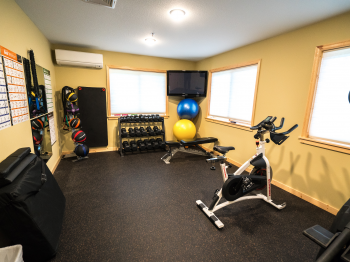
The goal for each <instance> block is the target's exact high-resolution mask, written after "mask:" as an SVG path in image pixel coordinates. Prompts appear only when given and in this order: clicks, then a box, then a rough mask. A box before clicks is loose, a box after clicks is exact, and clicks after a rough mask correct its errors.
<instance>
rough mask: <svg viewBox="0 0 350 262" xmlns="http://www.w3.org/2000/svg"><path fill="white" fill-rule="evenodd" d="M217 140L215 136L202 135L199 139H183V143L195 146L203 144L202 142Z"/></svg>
mask: <svg viewBox="0 0 350 262" xmlns="http://www.w3.org/2000/svg"><path fill="white" fill-rule="evenodd" d="M217 141H218V139H217V138H215V137H200V138H197V139H188V140H187V139H186V140H181V144H182V145H184V146H194V145H201V144H207V143H214V142H217Z"/></svg>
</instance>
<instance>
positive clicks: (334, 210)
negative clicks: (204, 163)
mask: <svg viewBox="0 0 350 262" xmlns="http://www.w3.org/2000/svg"><path fill="white" fill-rule="evenodd" d="M201 147H202V148H203V149H204V150H206V151H209V152H210V151H212V150H211V149H210V148H208V147H205V146H201ZM214 154H215V155H220V154H219V153H218V152H215V151H214ZM227 162H229V163H231V164H233V165H235V166H237V167H240V166H242V164H241V163H239V162H237V161H235V160H233V159H231V158H227ZM246 171H247V172H250V171H252V168H250V167H248V168H247V169H246ZM271 183H272V184H273V185H275V186H277V187H279V188H281V189H283V190H284V191H287V192H288V193H291V194H293V195H295V196H297V197H299V198H301V199H303V200H305V201H307V202H309V203H311V204H313V205H315V206H317V207H319V208H321V209H323V210H326V211H327V212H329V213H331V214H333V215H336V214H337V213H338V211H339V209H337V208H335V207H332V206H330V205H328V204H326V203H323V202H321V201H320V200H317V199H315V198H313V197H311V196H309V195H307V194H305V193H303V192H300V191H298V190H296V189H294V188H292V187H290V186H287V185H285V184H283V183H281V182H279V181H276V180H272V182H271Z"/></svg>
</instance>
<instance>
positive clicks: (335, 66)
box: [309, 48, 350, 143]
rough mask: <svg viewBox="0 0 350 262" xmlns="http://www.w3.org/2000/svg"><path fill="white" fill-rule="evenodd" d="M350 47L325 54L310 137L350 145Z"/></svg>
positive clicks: (312, 116)
mask: <svg viewBox="0 0 350 262" xmlns="http://www.w3.org/2000/svg"><path fill="white" fill-rule="evenodd" d="M349 91H350V48H347V49H340V50H335V51H328V52H324V53H323V57H322V61H321V67H320V72H319V79H318V84H317V89H316V93H315V100H314V107H313V110H312V115H311V121H310V128H309V136H310V137H315V138H323V139H327V140H334V141H340V142H346V143H350V104H349V101H348V94H349Z"/></svg>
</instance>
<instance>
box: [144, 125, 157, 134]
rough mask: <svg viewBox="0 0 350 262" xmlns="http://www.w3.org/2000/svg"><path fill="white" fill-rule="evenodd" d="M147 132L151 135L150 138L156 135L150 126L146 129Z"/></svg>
mask: <svg viewBox="0 0 350 262" xmlns="http://www.w3.org/2000/svg"><path fill="white" fill-rule="evenodd" d="M146 130H147V132H148V134H149V135H150V136H154V135H155V133H154V131H153V129H152V128H151V127H150V126H148V127H147V128H146Z"/></svg>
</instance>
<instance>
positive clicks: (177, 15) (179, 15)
mask: <svg viewBox="0 0 350 262" xmlns="http://www.w3.org/2000/svg"><path fill="white" fill-rule="evenodd" d="M169 14H170V15H171V17H172V18H173V19H174V20H175V21H180V20H182V19H183V18H184V17H185V15H186V12H185V10H182V9H172V10H170V12H169Z"/></svg>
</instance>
